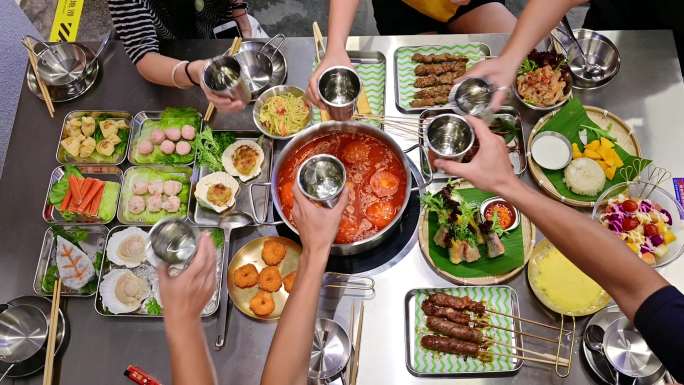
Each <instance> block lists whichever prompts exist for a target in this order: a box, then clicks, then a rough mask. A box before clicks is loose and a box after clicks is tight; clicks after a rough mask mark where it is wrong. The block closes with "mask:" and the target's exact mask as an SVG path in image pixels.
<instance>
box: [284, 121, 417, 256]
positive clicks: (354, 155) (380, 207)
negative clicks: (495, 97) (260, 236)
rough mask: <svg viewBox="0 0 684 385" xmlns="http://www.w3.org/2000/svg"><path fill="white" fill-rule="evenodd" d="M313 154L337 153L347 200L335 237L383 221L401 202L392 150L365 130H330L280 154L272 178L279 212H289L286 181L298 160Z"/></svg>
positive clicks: (363, 231)
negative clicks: (344, 175) (279, 164)
mask: <svg viewBox="0 0 684 385" xmlns="http://www.w3.org/2000/svg"><path fill="white" fill-rule="evenodd" d="M318 154H330V155H333V156H335V157H337V158H338V159H339V160H340V161H342V163H344V168H345V170H346V172H347V188H348V190H349V204H348V205H347V207H346V208H345V210H344V213H343V214H342V220H341V221H340V227H339V229H338V231H337V237H336V238H335V243H352V242H356V241H360V240H363V239H366V238H369V237H371V236H372V235H374V234H376V233H377V232H379V231H380V230H382V229H383V228H385V227H387V225H389V224H390V223H391V222H392V220H393V219H394V217H396V216H397V214H398V213H399V210H401V207H402V205H403V203H404V198H405V195H406V172H405V171H404V167H403V165H402V163H401V161H400V160H399V158H397V156H396V155H395V154H394V152H392V150H391V149H390V148H389V147H388V146H387V145H386V144H385V143H383V142H381V141H380V140H379V139H376V138H374V137H372V136H369V135H365V134H358V133H357V134H350V133H342V134H330V135H325V136H322V137H319V138H316V139H314V140H312V141H310V142H308V143H306V144H305V145H304V146H302V147H300V148H299V149H297V150H296V151H295V152H294V153H293V154H291V155H290V156H289V157H288V158H287V159H285V160H284V162H283V166H282V168H281V170H280V173H279V175H278V180H277V186H278V187H277V188H278V196H279V197H280V203H281V207H282V210H283V213H284V214H285V216H286V217H287V219H288V220H289V221H290V222H291V223H292V224H293V225H294V226H296V223H294V221H293V218H292V204H293V202H294V195H293V194H292V186H293V184H294V180H295V177H296V173H297V170H298V169H299V166H300V165H301V164H302V163H303V162H304V161H305V160H306V159H308V158H310V157H312V156H314V155H318Z"/></svg>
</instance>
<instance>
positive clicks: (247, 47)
mask: <svg viewBox="0 0 684 385" xmlns="http://www.w3.org/2000/svg"><path fill="white" fill-rule="evenodd" d="M260 50H261V51H262V52H263V53H265V54H266V55H267V56H269V57H271V63H272V64H273V73H272V75H271V81H270V82H269V84H268V87H269V88H270V87H275V86H279V85H282V84H283V83H285V79H286V78H287V60H286V59H285V55H283V52H282V51H281V50H279V49H277V48H276V47H274V46H273V45H266V43H264V42H261V41H254V40H250V41H243V42H242V44H241V45H240V51H241V52H242V51H260ZM262 91H263V90H262ZM260 94H261V93H259V94H254V93H252V100H256V98H257V97H259V95H260Z"/></svg>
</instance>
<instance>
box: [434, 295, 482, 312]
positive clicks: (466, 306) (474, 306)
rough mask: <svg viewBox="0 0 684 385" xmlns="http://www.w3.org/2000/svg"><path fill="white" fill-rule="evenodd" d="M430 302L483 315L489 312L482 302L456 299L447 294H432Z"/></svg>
mask: <svg viewBox="0 0 684 385" xmlns="http://www.w3.org/2000/svg"><path fill="white" fill-rule="evenodd" d="M428 301H430V302H432V303H433V304H435V305H437V306H442V307H450V308H452V309H456V310H469V311H472V312H473V313H475V314H477V315H482V314H484V312H485V311H486V310H487V309H486V308H485V305H484V304H483V303H482V302H478V301H473V300H472V299H471V298H470V297H468V296H465V297H454V296H453V295H449V294H445V293H435V294H430V296H429V297H428Z"/></svg>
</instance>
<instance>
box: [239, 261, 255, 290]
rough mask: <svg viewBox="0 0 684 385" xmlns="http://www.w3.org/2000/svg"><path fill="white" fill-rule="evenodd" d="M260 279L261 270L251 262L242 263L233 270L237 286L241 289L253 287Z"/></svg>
mask: <svg viewBox="0 0 684 385" xmlns="http://www.w3.org/2000/svg"><path fill="white" fill-rule="evenodd" d="M258 281H259V272H258V271H257V268H256V267H255V266H254V265H253V264H251V263H248V264H246V265H242V266H240V267H238V268H237V269H235V271H234V272H233V282H235V286H237V287H239V288H241V289H244V288H246V287H252V286H254V285H256V284H257V282H258Z"/></svg>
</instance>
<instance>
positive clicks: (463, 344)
mask: <svg viewBox="0 0 684 385" xmlns="http://www.w3.org/2000/svg"><path fill="white" fill-rule="evenodd" d="M420 346H422V347H424V348H425V349H430V350H436V351H438V352H442V353H452V354H459V355H463V356H468V357H475V358H477V357H478V356H479V355H480V346H479V345H478V344H474V343H472V342H467V341H461V340H458V339H456V338H449V337H442V336H435V335H427V336H423V337H422V338H421V339H420Z"/></svg>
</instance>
